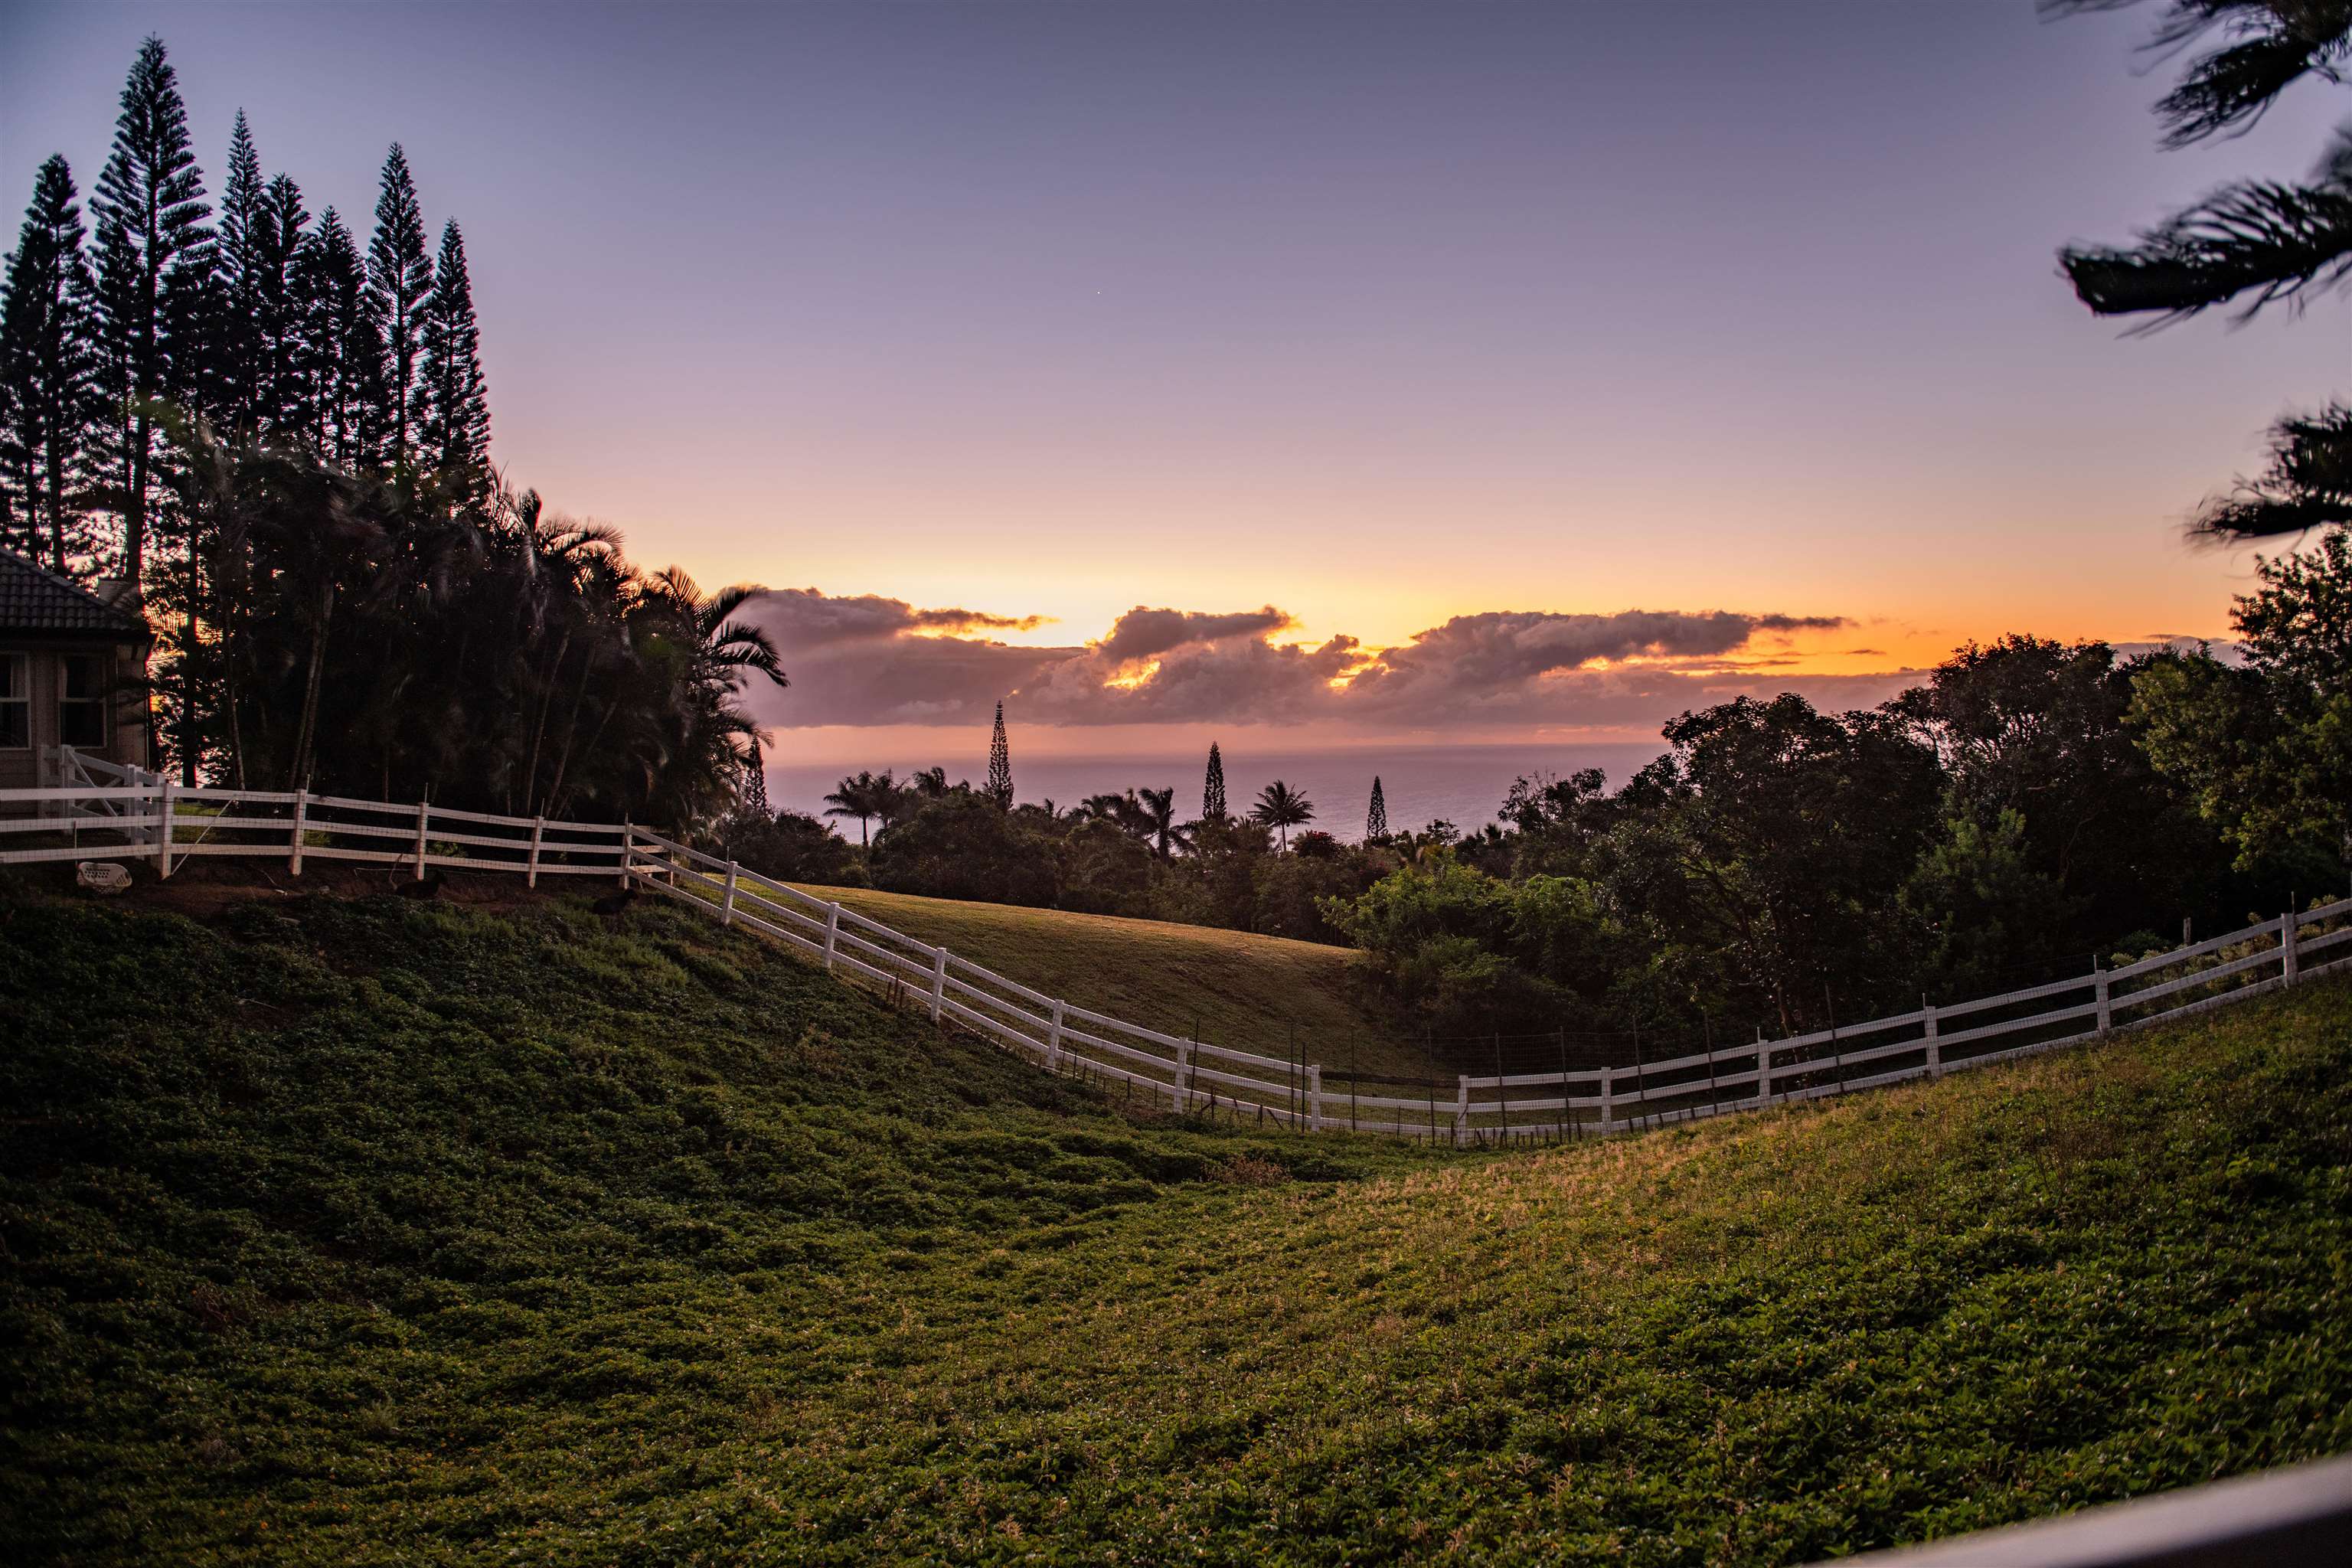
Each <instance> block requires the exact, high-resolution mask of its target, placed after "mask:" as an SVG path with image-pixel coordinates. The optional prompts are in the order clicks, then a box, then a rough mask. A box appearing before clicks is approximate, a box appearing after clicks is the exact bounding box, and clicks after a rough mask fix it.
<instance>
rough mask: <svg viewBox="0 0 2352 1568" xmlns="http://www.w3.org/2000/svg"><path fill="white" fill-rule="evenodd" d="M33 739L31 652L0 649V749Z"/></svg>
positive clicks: (23, 745) (16, 748) (21, 745)
mask: <svg viewBox="0 0 2352 1568" xmlns="http://www.w3.org/2000/svg"><path fill="white" fill-rule="evenodd" d="M32 743H33V656H32V655H31V654H28V653H0V751H22V750H24V749H25V748H26V746H29V745H31V744H32Z"/></svg>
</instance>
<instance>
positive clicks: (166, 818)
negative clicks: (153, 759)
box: [155, 773, 174, 879]
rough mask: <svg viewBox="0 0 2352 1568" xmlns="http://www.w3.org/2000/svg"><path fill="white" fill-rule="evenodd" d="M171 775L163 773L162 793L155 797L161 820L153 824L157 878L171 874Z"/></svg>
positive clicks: (156, 811) (156, 810)
mask: <svg viewBox="0 0 2352 1568" xmlns="http://www.w3.org/2000/svg"><path fill="white" fill-rule="evenodd" d="M173 809H174V806H173V800H172V775H171V774H169V773H165V774H164V775H163V794H162V795H159V796H157V797H156V801H155V814H156V816H158V817H160V818H161V819H162V820H161V821H159V822H157V823H156V824H155V875H156V877H157V879H163V878H165V877H169V876H170V875H171V874H172V829H173V822H172V813H173Z"/></svg>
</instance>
